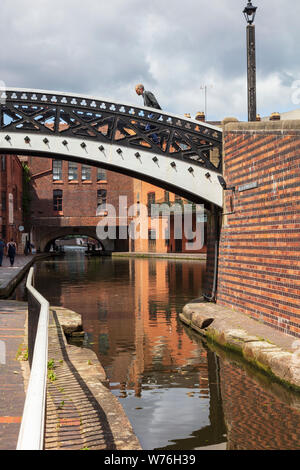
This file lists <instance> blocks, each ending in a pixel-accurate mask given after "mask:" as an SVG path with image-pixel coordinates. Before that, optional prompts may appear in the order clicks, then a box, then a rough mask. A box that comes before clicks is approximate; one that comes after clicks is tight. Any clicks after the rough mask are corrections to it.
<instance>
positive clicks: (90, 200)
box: [24, 157, 205, 253]
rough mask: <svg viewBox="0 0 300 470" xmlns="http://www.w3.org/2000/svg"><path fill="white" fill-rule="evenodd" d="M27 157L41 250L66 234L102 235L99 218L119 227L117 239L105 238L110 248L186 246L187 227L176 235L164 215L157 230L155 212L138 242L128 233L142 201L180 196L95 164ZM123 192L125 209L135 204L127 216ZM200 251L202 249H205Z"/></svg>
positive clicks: (34, 231)
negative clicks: (153, 219)
mask: <svg viewBox="0 0 300 470" xmlns="http://www.w3.org/2000/svg"><path fill="white" fill-rule="evenodd" d="M24 158H25V157H24ZM26 161H27V163H28V166H29V168H30V174H31V203H30V212H31V213H30V232H31V241H32V242H33V243H34V244H35V245H36V247H37V248H38V249H40V250H41V251H44V250H45V249H49V247H50V244H51V243H52V242H53V240H55V239H57V238H60V237H61V238H62V237H64V236H66V235H71V234H72V235H74V234H78V235H79V234H80V235H88V236H89V237H92V238H95V239H97V232H96V227H97V224H98V223H99V222H100V221H102V222H103V223H104V224H107V225H109V226H114V227H115V232H114V234H115V237H116V239H115V240H107V239H106V240H104V239H103V238H102V244H103V247H104V248H105V249H108V250H113V251H136V252H148V251H154V252H159V253H164V252H175V251H177V252H181V251H184V250H185V246H186V241H187V240H186V238H185V236H184V233H185V231H184V229H182V233H183V238H182V240H181V239H180V240H175V239H174V230H173V226H174V221H173V218H172V216H171V217H170V222H169V224H168V222H167V220H166V218H165V217H159V218H158V219H157V221H156V222H155V223H156V224H157V225H158V226H159V230H157V232H156V233H155V234H154V231H153V229H152V228H151V220H150V216H149V214H150V212H149V214H148V212H147V214H146V216H145V220H144V223H146V226H147V228H146V231H145V233H144V234H143V236H141V237H140V236H139V237H138V238H137V239H135V240H134V239H132V238H131V239H129V236H128V227H129V225H131V227H133V225H132V224H134V220H136V219H137V218H138V217H139V216H140V214H139V207H141V205H143V206H144V207H146V208H148V207H150V205H151V203H157V204H161V203H163V202H166V203H168V204H172V203H173V202H177V203H181V204H182V199H181V198H178V197H177V196H176V195H175V194H172V193H169V192H167V191H164V190H163V189H161V188H158V187H156V186H153V185H151V184H149V183H146V182H143V181H140V180H137V179H134V178H131V177H128V176H125V175H122V174H119V173H115V172H112V171H108V170H104V169H103V168H97V167H94V166H90V165H83V164H79V163H74V162H68V161H63V160H58V159H50V158H44V157H43V158H42V157H26ZM120 196H121V197H122V198H123V199H124V200H125V201H126V207H125V209H126V208H127V209H129V208H130V207H135V208H136V211H133V212H132V214H130V213H128V211H127V216H126V218H125V217H124V212H120V210H121V209H119V207H120V199H119V198H120ZM99 205H102V207H104V208H105V206H106V208H107V210H104V211H102V212H99V210H98V211H97V209H98V208H99ZM134 205H135V206H134ZM110 206H112V207H113V208H115V211H116V218H115V219H114V218H112V217H111V212H110ZM182 224H183V222H182ZM167 231H168V233H169V235H167V236H168V238H167V239H166V238H165V235H166V232H167ZM121 234H122V235H121ZM124 234H125V237H124ZM194 251H195V250H194ZM196 251H201V252H203V251H205V248H203V247H201V249H200V250H196ZM189 252H193V250H191V251H189Z"/></svg>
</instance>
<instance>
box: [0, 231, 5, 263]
mask: <svg viewBox="0 0 300 470" xmlns="http://www.w3.org/2000/svg"><path fill="white" fill-rule="evenodd" d="M4 248H5V243H4V241H3V240H2V238H0V266H2V261H3V254H4Z"/></svg>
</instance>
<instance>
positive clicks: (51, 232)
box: [33, 226, 114, 252]
mask: <svg viewBox="0 0 300 470" xmlns="http://www.w3.org/2000/svg"><path fill="white" fill-rule="evenodd" d="M68 235H74V236H78V237H80V236H81V235H85V236H88V237H89V238H92V239H94V240H95V241H96V242H97V243H99V244H100V245H101V247H102V249H104V250H106V251H111V250H113V249H114V240H109V239H106V240H100V239H98V238H96V236H95V227H54V226H53V227H52V228H51V227H49V226H47V227H40V226H38V227H36V231H35V232H34V234H33V238H34V239H38V240H39V246H36V249H38V250H39V251H41V252H45V251H49V250H50V248H51V245H52V243H53V242H54V241H56V240H58V239H60V238H64V237H66V236H68Z"/></svg>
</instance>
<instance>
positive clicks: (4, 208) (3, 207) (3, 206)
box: [1, 191, 6, 212]
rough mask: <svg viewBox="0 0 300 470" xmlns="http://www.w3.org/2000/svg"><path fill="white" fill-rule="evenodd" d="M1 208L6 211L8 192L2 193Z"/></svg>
mask: <svg viewBox="0 0 300 470" xmlns="http://www.w3.org/2000/svg"><path fill="white" fill-rule="evenodd" d="M1 206H2V212H5V211H6V191H1Z"/></svg>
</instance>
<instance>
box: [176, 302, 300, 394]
mask: <svg viewBox="0 0 300 470" xmlns="http://www.w3.org/2000/svg"><path fill="white" fill-rule="evenodd" d="M179 318H180V320H181V321H182V322H183V323H185V324H186V325H188V326H190V327H191V328H193V329H194V330H195V331H197V332H198V333H200V334H201V335H202V336H205V337H206V338H207V339H208V340H209V341H212V342H214V343H216V344H218V345H220V346H222V347H223V348H225V349H228V350H231V351H235V352H237V353H239V354H240V355H242V356H243V358H244V359H246V360H247V361H248V362H250V363H251V364H253V365H254V366H255V367H257V368H259V369H260V370H262V371H264V372H265V373H267V374H268V375H269V376H271V377H273V378H274V379H275V380H278V381H280V382H281V383H283V384H284V385H286V386H288V387H290V388H293V389H294V390H296V391H299V392H300V360H299V359H298V357H297V351H296V350H295V347H294V345H295V342H296V339H295V338H294V337H293V336H290V335H285V334H283V333H280V332H277V330H275V329H273V328H271V327H269V326H267V325H265V324H263V323H260V322H259V321H256V320H254V319H252V318H250V317H248V316H246V315H244V314H242V313H239V312H236V311H233V310H231V309H229V308H226V307H223V306H219V305H216V304H213V303H208V302H205V301H204V299H202V298H201V299H196V300H195V301H193V302H191V303H189V304H187V305H185V307H184V308H183V311H182V313H181V314H179Z"/></svg>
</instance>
